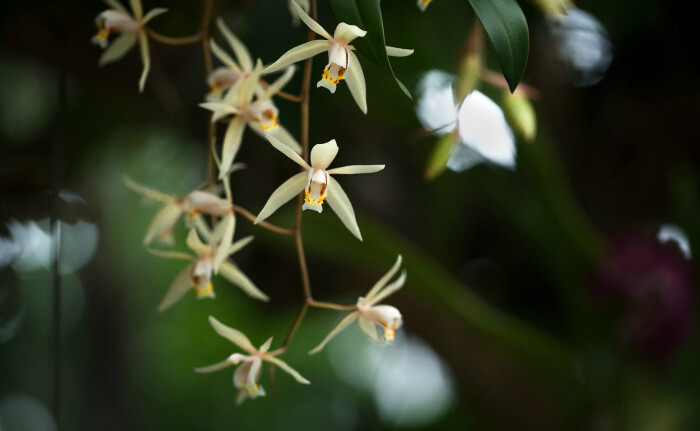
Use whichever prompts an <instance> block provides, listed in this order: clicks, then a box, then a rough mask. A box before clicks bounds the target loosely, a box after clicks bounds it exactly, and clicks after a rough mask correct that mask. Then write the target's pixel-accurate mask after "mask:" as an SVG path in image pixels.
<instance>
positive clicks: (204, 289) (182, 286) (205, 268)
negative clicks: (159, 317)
mask: <svg viewBox="0 0 700 431" xmlns="http://www.w3.org/2000/svg"><path fill="white" fill-rule="evenodd" d="M252 240H253V237H252V236H248V237H245V238H243V239H240V240H238V241H236V242H235V243H233V244H231V245H230V246H229V247H228V248H227V249H226V250H225V253H224V255H225V257H227V258H228V257H229V256H231V255H232V254H234V253H236V252H237V251H239V250H240V249H242V248H243V247H245V246H246V245H248V244H249V243H250V242H251V241H252ZM187 246H188V247H189V248H190V249H191V250H192V251H194V252H195V254H196V256H192V255H190V254H188V253H180V252H174V251H163V250H152V249H148V251H149V253H151V254H153V255H155V256H158V257H164V258H166V259H185V260H191V261H192V264H191V265H189V266H188V267H187V268H185V269H184V270H183V271H182V272H181V273H180V274H178V276H177V277H175V280H174V281H173V283H172V284H171V285H170V287H169V288H168V291H167V293H166V294H165V296H164V297H163V300H162V301H161V303H160V305H159V306H158V311H163V310H165V309H167V308H169V307H170V306H171V305H173V304H174V303H176V302H177V301H179V300H180V299H181V298H182V297H183V296H184V295H185V294H186V293H187V292H188V291H189V290H190V288H194V292H195V294H196V295H197V298H199V299H202V298H215V297H216V294H215V293H214V284H213V283H212V282H211V276H212V272H213V271H214V265H215V263H216V258H217V254H218V253H217V247H216V246H215V247H212V246H211V245H208V244H205V243H203V242H202V240H201V239H200V238H199V235H198V234H197V231H195V230H194V229H190V232H189V234H188V235H187ZM219 275H221V276H222V277H224V278H225V279H226V280H228V281H230V282H231V283H233V284H234V285H236V286H238V287H240V288H241V290H243V292H245V293H246V294H247V295H248V296H250V297H251V298H255V299H259V300H261V301H266V302H267V301H269V300H270V298H268V296H267V295H265V294H264V293H263V292H261V291H260V289H258V288H257V287H256V286H255V284H253V282H252V281H250V279H248V277H246V275H245V274H243V272H241V270H240V269H238V267H237V266H236V265H235V264H234V263H232V262H230V261H228V260H224V261H223V262H221V264H220V266H219Z"/></svg>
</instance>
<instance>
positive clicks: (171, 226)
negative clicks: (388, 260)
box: [93, 0, 413, 403]
mask: <svg viewBox="0 0 700 431" xmlns="http://www.w3.org/2000/svg"><path fill="white" fill-rule="evenodd" d="M105 2H106V3H107V5H108V6H109V9H108V10H106V11H104V12H102V13H100V14H99V15H98V17H97V20H96V24H97V27H98V32H97V35H96V36H95V37H94V38H93V42H94V43H96V44H97V45H99V46H101V47H102V48H105V49H106V50H105V52H104V54H103V55H102V57H101V58H100V64H101V65H104V64H107V63H111V62H114V61H117V60H119V59H120V58H122V57H124V56H125V55H126V54H127V53H128V52H129V50H130V49H131V48H132V47H133V46H135V45H136V43H137V42H138V43H139V46H140V50H141V58H142V62H143V71H142V73H141V78H140V79H139V91H141V92H143V90H144V88H145V82H146V78H147V76H148V71H149V67H150V56H149V45H148V42H149V38H152V39H154V40H156V41H158V42H161V43H166V44H168V43H170V44H174V45H177V44H186V43H194V42H197V41H199V42H200V43H202V45H203V50H204V52H205V56H208V55H209V53H211V54H213V56H214V57H216V58H217V59H218V60H219V61H220V62H221V66H218V67H216V68H212V67H211V65H210V60H209V61H205V64H206V68H207V81H206V84H207V85H208V86H209V91H208V93H207V94H206V95H204V96H203V100H202V101H201V103H200V106H201V107H202V108H204V109H206V110H208V111H210V112H211V116H210V118H211V124H210V127H209V140H208V142H210V143H211V148H210V154H209V155H210V161H212V162H213V163H211V164H210V166H215V167H216V168H217V169H218V172H210V179H209V182H208V183H207V184H206V185H205V186H203V187H201V188H198V189H196V190H192V191H191V192H189V193H187V194H185V195H184V196H176V195H171V194H168V193H164V192H161V191H158V190H155V189H152V188H150V187H147V186H144V185H141V184H139V183H137V182H135V181H133V180H131V179H130V178H128V177H124V182H125V184H126V185H127V186H128V187H129V188H131V189H132V190H134V191H135V192H137V193H139V194H140V195H142V196H143V197H144V199H146V200H148V201H152V202H157V203H159V204H160V209H159V210H158V211H157V213H156V214H155V216H154V217H153V219H152V221H151V223H150V225H149V226H148V228H147V229H146V234H145V237H144V245H145V246H146V250H147V251H148V252H149V253H151V254H152V255H154V256H156V257H159V258H164V259H176V260H182V261H186V262H183V267H182V270H181V272H180V273H179V274H178V275H176V276H175V278H174V280H173V282H172V284H171V285H170V287H169V288H168V289H167V290H166V293H165V296H164V297H163V299H162V301H161V303H160V305H159V306H158V310H159V311H164V310H166V309H169V308H170V307H172V306H174V305H175V304H176V303H177V302H178V301H181V300H183V299H184V298H185V297H186V296H187V295H188V293H189V292H193V294H192V295H193V296H194V297H196V298H197V299H214V298H216V290H215V285H214V281H213V280H214V276H215V275H218V276H221V278H223V279H225V280H226V281H228V282H230V283H231V284H232V285H234V286H236V287H238V288H240V289H241V290H242V291H243V293H245V294H246V295H247V296H249V297H250V298H253V299H256V300H259V301H269V300H270V297H269V296H268V295H267V294H266V293H264V292H263V290H261V289H260V288H259V287H258V286H257V285H256V284H255V283H254V281H252V280H251V278H249V277H248V276H247V275H246V274H245V273H244V271H243V269H242V268H239V266H238V265H237V264H236V262H235V261H234V259H233V256H234V255H235V254H236V253H237V252H239V251H241V250H242V249H243V248H244V247H246V246H247V245H248V244H250V243H251V241H252V240H253V237H252V236H249V237H245V238H239V239H237V240H234V238H235V236H236V235H235V232H236V222H237V216H238V215H241V216H243V217H244V218H246V219H248V220H249V221H251V222H253V223H254V224H255V225H257V226H260V227H262V228H266V229H268V230H271V231H273V232H276V233H279V234H281V235H290V236H294V238H295V240H296V243H297V252H298V255H299V256H298V258H299V265H300V272H301V274H302V284H303V291H304V296H305V299H306V301H305V304H304V309H303V310H302V313H300V317H299V318H298V319H297V320H296V321H295V322H294V324H293V325H292V327H291V329H290V331H289V333H288V335H287V338H286V340H285V341H284V343H283V344H282V345H281V346H280V347H278V348H276V349H272V338H269V339H268V340H267V341H265V342H264V343H263V344H262V345H261V346H260V347H259V348H255V347H254V345H253V344H252V343H251V341H250V340H249V339H248V338H247V337H246V336H245V335H244V334H243V333H242V332H241V331H239V330H237V329H234V328H231V327H229V326H226V325H224V324H223V323H221V322H220V321H219V320H217V319H216V318H214V317H210V318H209V321H210V324H211V326H212V327H213V329H214V330H215V331H216V332H217V333H218V334H219V335H221V336H222V337H224V338H226V339H228V340H229V341H231V342H232V343H234V344H235V345H236V346H237V347H238V348H239V349H240V350H241V351H242V353H241V352H236V353H233V354H231V355H230V356H229V357H228V358H226V359H225V360H224V361H222V362H219V363H216V364H214V365H211V366H207V367H202V368H197V369H195V370H196V371H197V372H200V373H208V372H213V371H218V370H220V369H223V368H225V367H228V366H230V365H236V366H237V368H236V370H235V372H234V378H233V382H234V386H235V387H236V388H237V389H238V397H237V402H238V403H241V402H243V401H244V400H245V399H247V398H251V399H252V398H256V397H259V396H263V395H265V390H264V389H263V386H262V385H261V384H259V383H258V379H259V376H260V372H261V368H262V364H263V363H264V362H268V363H270V364H272V365H275V366H277V367H279V368H281V369H282V370H284V371H285V372H287V373H288V374H290V375H291V376H292V377H293V378H294V379H295V380H296V381H297V382H299V383H302V384H308V383H309V381H308V380H307V379H305V378H304V377H302V375H301V374H300V373H299V372H297V371H295V370H294V369H293V368H291V367H290V366H289V365H287V363H285V362H284V361H282V360H281V359H280V358H279V356H280V355H282V354H283V353H284V352H285V351H286V349H287V347H288V344H289V341H290V340H291V338H292V335H293V334H294V332H295V330H296V328H297V327H298V326H299V324H300V323H301V317H303V315H304V311H305V310H306V307H319V308H328V309H333V310H340V311H343V310H347V311H349V314H348V315H347V316H345V317H344V318H343V319H342V320H341V321H340V323H339V324H338V325H337V326H336V327H335V328H334V329H332V330H331V331H330V333H329V334H328V336H327V337H326V338H325V339H324V340H323V341H322V342H321V343H320V344H319V345H318V346H317V347H316V348H314V349H313V350H312V351H311V352H309V353H317V352H319V351H320V350H322V349H323V347H324V346H325V345H326V344H327V343H328V342H329V341H330V340H331V338H333V337H334V336H335V335H337V334H338V333H339V332H340V331H341V330H342V329H344V328H346V327H347V326H348V325H349V324H350V323H352V322H355V321H356V322H357V325H358V327H359V329H360V330H361V331H362V332H363V333H364V334H366V335H367V336H368V337H369V338H370V339H372V340H373V341H375V342H377V343H379V344H389V343H393V342H394V340H395V337H396V330H397V329H398V328H400V327H401V325H402V321H403V320H402V315H401V313H400V312H399V310H398V309H396V308H395V307H393V306H390V305H384V304H381V302H382V301H384V300H385V299H386V298H387V297H388V296H389V295H391V294H393V293H395V292H396V291H398V290H399V289H400V288H401V287H403V285H404V283H405V280H406V272H405V271H403V272H402V273H401V274H400V276H399V277H398V278H396V279H395V280H393V281H392V279H393V278H394V277H395V275H396V274H397V273H398V271H399V270H400V268H401V264H402V259H401V256H399V257H398V259H397V261H396V263H395V264H394V266H393V267H392V268H391V269H390V270H389V272H388V273H386V274H385V275H384V276H383V277H382V278H381V279H380V280H379V281H378V282H377V283H376V284H375V285H374V286H373V287H372V288H371V289H370V290H369V292H368V293H367V294H366V295H365V296H364V297H360V298H359V299H358V301H357V303H355V304H346V305H343V304H334V303H329V302H321V301H316V300H314V299H313V298H312V296H311V286H310V283H309V278H308V270H307V268H306V258H305V257H304V255H303V253H304V251H303V246H302V245H301V224H300V220H301V218H300V215H301V212H302V211H304V210H311V211H314V212H317V213H319V214H320V213H322V211H323V206H324V204H326V203H327V204H328V205H329V206H330V208H331V209H332V210H333V212H335V214H336V215H337V216H338V218H339V219H340V220H341V221H342V223H343V224H344V225H345V227H346V228H347V229H348V230H349V231H350V233H351V234H352V235H354V236H355V237H356V238H357V239H359V240H362V234H361V232H360V228H359V225H358V223H357V220H356V217H355V212H354V209H353V206H352V203H351V202H350V199H349V197H348V195H347V194H346V193H345V191H344V190H343V188H342V187H341V185H340V183H339V182H338V181H337V180H336V178H335V177H336V176H338V175H350V174H370V173H376V172H379V171H381V170H383V169H384V166H385V165H384V164H369V165H349V166H342V167H335V168H331V167H330V166H331V164H332V162H333V161H334V160H335V159H336V156H337V155H338V153H339V145H338V143H337V142H336V140H335V139H332V140H330V141H328V142H326V143H321V144H317V145H314V146H313V148H311V149H310V151H309V142H308V141H309V139H308V133H306V134H303V133H302V136H301V139H299V140H297V139H296V138H295V137H294V136H293V135H292V134H291V133H290V132H289V131H288V130H287V129H286V128H284V127H283V126H282V124H281V122H280V119H281V117H282V116H281V115H280V110H279V109H278V108H277V106H276V105H275V103H274V98H275V97H285V98H287V99H289V100H293V101H296V102H299V103H300V104H301V106H302V110H301V111H302V116H301V117H302V129H304V128H305V127H306V129H307V130H308V124H309V117H308V111H309V110H308V100H309V98H308V92H309V91H310V89H309V88H310V82H309V81H308V78H306V79H307V80H306V81H305V82H304V83H303V84H302V92H301V94H300V95H299V96H295V95H292V94H289V93H286V92H284V91H283V90H282V89H283V88H284V87H285V86H286V85H287V84H288V83H289V81H290V80H291V78H292V77H293V75H294V73H295V71H296V66H295V65H294V63H297V62H300V61H302V60H307V59H308V60H307V61H306V63H305V66H304V67H305V68H306V70H307V71H308V72H310V70H311V69H310V68H311V67H312V62H311V60H310V58H311V57H313V56H315V55H318V54H321V53H324V52H326V53H327V54H328V62H327V63H326V65H325V67H324V68H323V71H322V73H321V78H320V80H319V81H318V83H317V85H316V87H323V88H325V89H327V90H329V91H330V92H331V93H335V91H336V89H337V86H338V85H340V84H341V82H342V81H345V82H346V83H347V86H348V89H349V91H350V93H351V95H352V96H353V98H354V100H355V102H356V103H357V105H358V107H359V108H360V110H361V111H362V112H363V113H365V114H366V113H367V89H366V84H365V77H364V73H363V70H362V66H361V64H360V62H359V60H358V58H357V56H356V54H355V50H356V48H355V46H353V45H352V42H353V41H354V40H355V39H357V38H362V37H365V36H366V34H367V32H366V31H365V30H363V29H361V28H359V27H358V26H355V25H350V24H347V23H344V22H341V23H339V24H338V25H337V27H336V29H335V31H334V33H333V35H331V34H330V33H328V32H327V31H326V30H325V29H324V28H323V27H322V26H321V25H320V24H318V23H317V22H316V21H315V19H314V18H312V16H310V15H309V14H308V13H307V11H312V12H311V14H312V15H315V4H314V3H315V2H314V0H310V1H301V2H300V3H299V4H298V3H297V2H296V1H294V0H292V1H291V3H290V9H291V11H292V12H293V15H294V17H295V18H298V20H299V21H300V22H303V23H304V24H305V25H306V26H307V27H308V28H309V29H311V30H312V31H313V34H315V35H320V36H321V37H322V39H318V40H315V39H314V38H313V37H311V38H310V40H309V41H307V42H306V43H304V44H302V45H300V46H297V47H295V48H292V49H290V50H289V51H287V52H286V53H285V54H283V55H282V56H281V57H280V58H279V59H277V60H276V61H274V62H273V63H271V64H270V65H268V66H264V65H263V62H262V61H261V60H260V59H255V58H254V57H253V56H252V55H251V54H250V52H249V51H248V49H247V48H246V47H245V45H244V44H243V43H242V42H241V40H240V39H239V38H238V37H237V36H236V35H235V34H234V33H233V32H232V31H231V30H230V29H229V28H228V27H227V25H226V24H225V22H224V21H223V20H222V19H216V20H215V22H216V27H217V28H218V30H219V32H220V33H221V35H222V36H223V38H224V40H225V41H226V43H227V45H228V47H229V48H230V51H229V50H227V49H224V48H222V47H221V45H219V43H218V42H217V41H215V40H214V39H213V38H210V37H209V22H210V21H211V16H208V15H207V13H208V14H211V4H212V0H205V16H204V19H203V22H204V23H203V27H202V29H201V31H200V32H199V33H198V34H196V35H194V36H190V37H185V38H170V37H166V36H162V35H160V34H159V33H157V32H156V31H155V30H153V29H151V28H148V27H146V26H147V24H149V23H150V21H151V20H152V19H153V18H155V17H156V16H158V15H161V14H163V13H164V12H166V10H165V9H160V8H158V9H153V10H151V11H150V12H148V13H146V14H144V13H143V7H142V5H141V2H140V0H130V1H129V4H130V8H131V10H130V11H129V10H128V9H127V8H125V7H124V6H122V5H121V4H120V3H119V2H118V1H117V0H105ZM300 4H301V6H300ZM114 33H118V34H119V36H118V37H117V38H116V39H115V40H113V41H111V42H110V41H109V38H110V36H111V35H112V34H114ZM412 52H413V51H412V50H408V49H400V48H393V47H387V53H388V54H389V55H391V56H396V57H404V56H407V55H410V54H411V53H412ZM279 72H281V74H280V75H279V77H277V78H276V79H275V80H274V81H272V82H271V83H268V82H267V81H266V80H265V78H266V77H267V75H271V74H275V73H279ZM308 72H307V73H305V76H307V77H308V76H309V73H308ZM215 123H224V124H226V130H225V132H224V134H223V139H222V142H221V145H220V151H219V146H217V145H216V143H217V140H216V128H215V127H214V124H215ZM247 128H249V129H251V130H252V131H253V132H254V133H256V134H258V135H259V136H261V137H262V138H264V139H265V140H266V141H267V142H269V143H270V144H271V145H272V147H274V148H275V149H276V150H278V151H279V152H280V153H282V154H283V155H284V156H286V157H287V158H289V159H291V161H293V162H294V164H296V165H298V166H299V168H300V171H299V172H298V173H297V174H295V175H293V176H292V177H291V178H289V179H288V180H286V181H285V182H283V183H282V184H281V185H280V186H279V187H278V188H277V189H276V190H275V191H273V192H272V194H271V195H270V198H269V199H268V201H267V203H266V204H265V205H264V207H263V208H262V209H261V210H260V211H259V212H258V214H257V215H254V214H253V213H251V212H250V211H248V210H246V209H244V208H243V207H240V206H238V205H234V203H233V197H232V193H231V187H230V177H231V174H232V172H234V171H237V170H239V169H241V164H240V163H238V161H237V156H238V153H239V149H240V147H241V144H242V142H243V141H244V140H247V139H246V138H245V130H246V129H247ZM219 182H220V183H221V185H218V184H217V183H219ZM295 197H298V204H297V210H296V222H295V224H294V227H293V228H292V229H285V228H282V227H279V226H276V225H272V224H270V223H268V222H267V221H266V220H267V219H268V217H269V216H270V215H272V214H273V213H274V212H275V211H277V210H278V209H279V208H280V207H281V206H283V205H284V204H285V203H287V202H289V201H290V200H292V199H294V198H295ZM182 220H184V221H185V223H186V226H187V229H188V234H187V237H186V242H185V244H186V246H187V248H188V249H189V251H188V252H181V251H175V250H168V249H165V248H163V247H172V246H174V245H175V235H174V232H175V230H176V229H177V226H178V224H180V223H181V221H182ZM154 243H159V244H160V245H161V247H159V248H155V247H154V246H153V244H154ZM253 279H254V277H253Z"/></svg>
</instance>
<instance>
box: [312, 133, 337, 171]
mask: <svg viewBox="0 0 700 431" xmlns="http://www.w3.org/2000/svg"><path fill="white" fill-rule="evenodd" d="M337 154H338V143H336V142H335V139H331V140H330V141H328V142H326V143H324V144H316V145H314V146H313V148H311V157H310V159H311V166H312V167H313V168H314V169H322V170H324V171H325V170H326V169H327V168H328V166H329V165H330V164H331V163H333V159H335V156H336V155H337Z"/></svg>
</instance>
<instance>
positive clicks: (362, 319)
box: [309, 255, 406, 355]
mask: <svg viewBox="0 0 700 431" xmlns="http://www.w3.org/2000/svg"><path fill="white" fill-rule="evenodd" d="M401 262H402V259H401V255H399V257H398V258H397V259H396V263H395V264H394V266H392V267H391V269H390V270H389V272H387V273H386V274H384V276H383V277H382V278H380V279H379V281H377V283H376V284H375V285H374V286H373V287H372V289H370V291H369V292H367V295H365V296H364V297H361V298H359V299H358V300H357V310H355V311H353V312H352V313H350V314H348V315H347V316H345V317H344V318H343V319H342V320H341V321H340V322H339V323H338V324H337V325H336V326H335V328H333V329H332V330H331V332H330V333H329V334H328V335H327V336H326V338H324V339H323V341H322V342H321V344H319V345H318V346H316V347H315V348H314V349H313V350H311V351H310V352H309V354H311V355H313V354H314V353H318V352H320V351H321V350H322V349H323V348H324V347H325V346H326V344H328V342H329V341H330V340H331V339H332V338H333V337H335V336H336V335H338V333H340V331H342V330H343V329H345V328H346V327H347V326H348V325H350V324H351V323H352V322H354V321H355V320H357V326H358V327H359V328H360V330H361V331H362V332H364V333H365V334H366V335H367V336H368V337H369V338H371V339H372V340H374V341H376V342H377V343H379V344H390V343H393V342H394V340H395V338H396V330H397V329H399V328H400V327H401V324H402V323H403V320H402V318H401V313H400V312H399V310H398V309H397V308H396V307H392V306H391V305H377V304H378V303H379V302H381V301H383V300H384V299H386V298H387V297H388V296H389V295H391V294H392V293H394V292H396V291H397V290H399V289H401V288H402V287H403V285H404V283H405V282H406V271H403V272H402V273H401V275H400V276H399V278H397V279H396V280H394V281H393V282H392V283H389V280H391V279H392V278H393V277H394V275H396V273H397V272H398V270H399V268H400V267H401ZM387 283H389V284H387Z"/></svg>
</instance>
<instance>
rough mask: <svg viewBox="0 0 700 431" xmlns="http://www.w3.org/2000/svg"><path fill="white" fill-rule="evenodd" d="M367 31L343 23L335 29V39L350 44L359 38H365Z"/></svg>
mask: <svg viewBox="0 0 700 431" xmlns="http://www.w3.org/2000/svg"><path fill="white" fill-rule="evenodd" d="M366 34H367V32H366V31H364V30H362V29H361V28H360V27H358V26H356V25H351V24H346V23H344V22H341V23H340V24H338V26H337V27H336V28H335V32H334V33H333V39H334V40H336V41H338V42H343V43H344V44H347V43H350V42H352V41H353V40H355V39H356V38H358V37H365V35H366Z"/></svg>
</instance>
